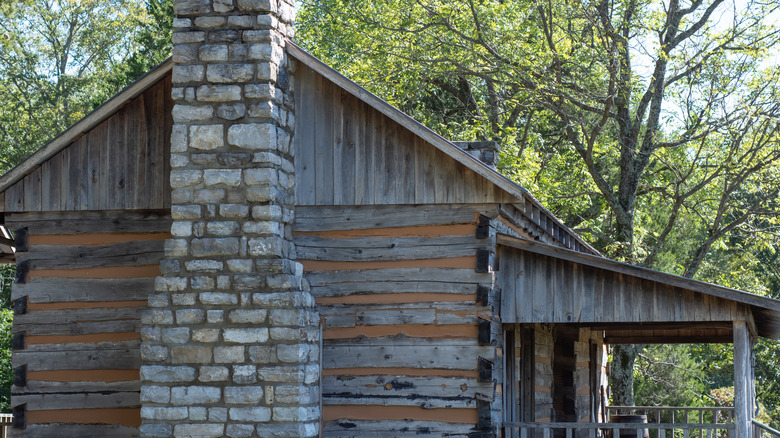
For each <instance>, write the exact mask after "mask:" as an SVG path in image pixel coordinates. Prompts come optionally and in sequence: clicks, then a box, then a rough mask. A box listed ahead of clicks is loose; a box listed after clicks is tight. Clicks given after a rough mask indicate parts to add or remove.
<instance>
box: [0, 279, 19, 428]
mask: <svg viewBox="0 0 780 438" xmlns="http://www.w3.org/2000/svg"><path fill="white" fill-rule="evenodd" d="M15 276H16V265H0V412H4V413H10V412H11V385H12V384H13V380H14V377H13V367H12V365H11V324H12V323H13V318H14V312H13V310H12V309H11V285H12V284H13V282H14V277H15Z"/></svg>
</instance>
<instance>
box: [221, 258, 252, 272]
mask: <svg viewBox="0 0 780 438" xmlns="http://www.w3.org/2000/svg"><path fill="white" fill-rule="evenodd" d="M226 263H227V267H228V270H229V271H230V272H238V273H242V274H247V273H250V272H252V264H253V263H252V260H248V259H231V260H228V261H227V262H226Z"/></svg>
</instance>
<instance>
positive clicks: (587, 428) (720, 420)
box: [504, 406, 780, 438]
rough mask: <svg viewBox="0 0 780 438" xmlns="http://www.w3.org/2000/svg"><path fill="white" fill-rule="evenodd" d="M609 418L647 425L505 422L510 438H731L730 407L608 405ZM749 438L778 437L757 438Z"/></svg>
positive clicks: (733, 426) (756, 437) (775, 437)
mask: <svg viewBox="0 0 780 438" xmlns="http://www.w3.org/2000/svg"><path fill="white" fill-rule="evenodd" d="M606 415H607V416H606V418H607V419H610V418H611V416H612V415H646V416H647V423H641V424H637V423H504V436H505V437H511V438H558V437H566V438H586V437H587V438H618V437H622V438H627V437H630V438H634V437H637V438H646V437H648V436H649V437H650V438H694V437H696V438H726V437H729V438H734V436H735V431H736V425H735V424H734V408H733V407H696V408H688V407H671V406H607V407H606ZM752 438H780V436H773V435H756V436H755V437H752Z"/></svg>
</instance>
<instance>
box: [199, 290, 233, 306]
mask: <svg viewBox="0 0 780 438" xmlns="http://www.w3.org/2000/svg"><path fill="white" fill-rule="evenodd" d="M200 302H201V303H203V304H209V305H215V306H226V305H235V304H238V296H237V295H236V294H234V293H228V292H203V293H201V294H200Z"/></svg>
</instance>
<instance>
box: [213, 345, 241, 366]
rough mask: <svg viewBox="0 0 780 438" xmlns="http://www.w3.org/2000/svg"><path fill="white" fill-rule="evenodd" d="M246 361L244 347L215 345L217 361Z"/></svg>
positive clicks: (215, 360) (215, 358) (215, 359)
mask: <svg viewBox="0 0 780 438" xmlns="http://www.w3.org/2000/svg"><path fill="white" fill-rule="evenodd" d="M244 361H245V355H244V347H243V346H235V347H226V346H221V347H214V362H215V363H243V362H244Z"/></svg>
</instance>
